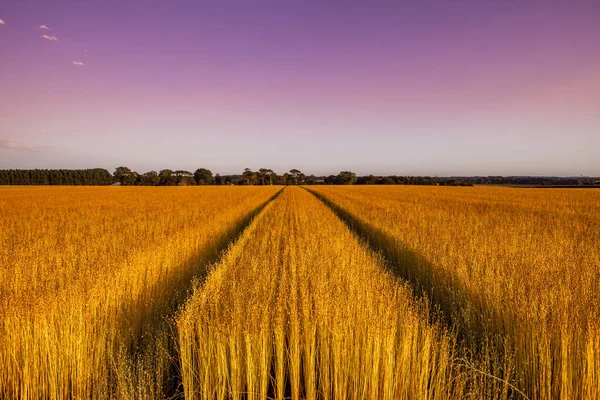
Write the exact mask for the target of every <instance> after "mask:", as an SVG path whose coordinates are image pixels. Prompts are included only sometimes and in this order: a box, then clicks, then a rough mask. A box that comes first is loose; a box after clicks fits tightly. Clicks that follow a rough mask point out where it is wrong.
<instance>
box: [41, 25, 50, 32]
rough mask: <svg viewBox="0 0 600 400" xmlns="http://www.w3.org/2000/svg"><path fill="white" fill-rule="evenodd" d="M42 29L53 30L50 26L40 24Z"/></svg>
mask: <svg viewBox="0 0 600 400" xmlns="http://www.w3.org/2000/svg"><path fill="white" fill-rule="evenodd" d="M40 29H46V30H48V31H51V30H52V29H50V28H48V26H47V25H40Z"/></svg>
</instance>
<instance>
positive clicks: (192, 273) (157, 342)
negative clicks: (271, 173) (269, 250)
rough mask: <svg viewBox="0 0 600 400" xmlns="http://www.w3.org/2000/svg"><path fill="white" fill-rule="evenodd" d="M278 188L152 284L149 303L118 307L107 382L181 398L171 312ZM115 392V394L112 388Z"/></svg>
mask: <svg viewBox="0 0 600 400" xmlns="http://www.w3.org/2000/svg"><path fill="white" fill-rule="evenodd" d="M284 189H285V188H283V189H281V190H279V191H278V192H277V193H275V194H274V195H273V196H271V197H270V198H269V199H267V200H266V201H265V202H264V203H263V204H261V205H260V206H259V207H257V208H255V209H254V210H253V211H252V212H250V213H249V214H248V215H247V216H246V217H244V218H243V219H242V220H240V221H239V222H238V223H237V224H235V225H233V226H231V227H230V229H228V230H227V231H226V232H225V233H224V234H223V235H221V236H220V237H219V238H218V240H217V242H216V243H213V244H212V245H210V246H205V247H204V248H201V249H198V251H197V252H196V253H195V254H194V256H193V257H190V258H189V259H188V260H187V261H186V262H185V264H184V265H182V266H181V267H180V268H179V270H178V271H176V272H173V273H170V274H168V275H166V276H165V277H164V278H163V279H162V281H161V282H160V283H159V284H158V285H157V289H156V295H152V296H148V297H150V298H151V299H152V300H151V302H150V303H148V301H147V300H144V299H139V300H138V301H134V302H131V303H129V304H128V305H127V307H126V308H125V309H124V310H120V311H119V312H120V323H122V324H123V326H124V327H125V328H126V329H127V330H128V331H129V333H130V335H129V337H128V338H126V339H125V340H124V342H125V343H129V345H128V346H124V347H123V348H121V349H119V351H118V354H117V355H116V357H115V364H114V365H113V370H114V372H115V374H114V376H113V377H112V378H111V381H112V382H111V383H112V384H111V386H110V387H117V388H118V389H117V390H118V391H119V392H121V394H123V392H125V394H126V395H127V397H129V398H164V397H165V396H168V398H183V391H182V387H181V374H180V362H179V355H178V350H177V349H178V347H177V332H176V328H175V322H174V319H175V315H176V313H177V311H178V309H179V308H180V307H181V306H182V305H183V304H184V302H185V301H186V300H187V299H188V297H189V296H190V295H191V293H192V289H193V285H194V282H197V281H199V280H200V281H201V280H202V279H204V278H205V277H206V274H207V272H208V271H209V267H210V266H211V265H213V264H215V263H218V261H219V260H220V259H221V257H222V256H223V255H224V253H225V251H226V250H227V248H228V247H229V246H231V245H232V244H233V243H235V242H236V241H237V240H238V238H239V237H240V236H241V234H242V232H243V231H244V230H245V229H246V228H247V227H248V226H249V225H250V224H251V223H252V221H253V220H254V218H255V217H256V216H258V215H259V214H260V213H261V212H262V210H263V209H264V208H265V207H266V206H267V205H268V204H269V203H271V202H272V201H274V200H275V199H276V198H277V197H278V196H279V195H280V194H281V192H282V191H283V190H284ZM134 321H142V322H141V323H136V322H134ZM117 397H121V396H118V393H117Z"/></svg>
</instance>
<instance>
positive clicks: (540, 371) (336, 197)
mask: <svg viewBox="0 0 600 400" xmlns="http://www.w3.org/2000/svg"><path fill="white" fill-rule="evenodd" d="M315 192H317V193H319V195H321V196H323V197H324V198H325V199H326V201H328V202H330V205H331V206H332V207H333V208H334V209H336V210H337V211H338V213H339V214H340V215H341V216H342V218H344V219H346V220H347V222H348V223H349V224H351V225H352V226H354V228H355V229H356V230H357V231H358V232H360V234H362V235H363V236H364V237H365V238H367V239H368V240H369V241H370V242H371V244H372V245H373V247H374V248H377V249H380V250H381V251H382V252H383V253H384V254H385V256H386V258H387V259H388V261H389V262H390V265H391V268H392V269H393V270H394V271H395V272H396V273H397V274H398V275H399V276H401V277H403V278H404V279H406V280H407V281H408V282H409V283H410V284H411V285H412V286H413V287H414V288H415V293H418V294H420V293H424V296H425V297H427V298H428V299H429V301H431V302H432V305H433V306H435V307H439V308H440V309H441V310H442V312H443V313H444V314H445V318H446V320H447V325H449V326H452V327H453V329H455V330H456V331H457V333H458V334H459V338H460V339H461V340H462V342H463V343H465V345H466V346H468V347H469V348H470V349H473V350H472V353H474V358H475V359H476V360H477V362H478V363H479V366H480V367H481V368H482V369H484V370H485V371H487V372H489V373H490V374H493V375H494V376H496V377H499V378H501V379H504V380H507V381H509V382H511V383H512V384H514V385H515V386H516V387H518V388H520V389H521V390H522V391H523V392H524V393H525V394H527V396H528V397H529V398H531V399H558V398H561V399H595V398H599V397H600V191H595V190H577V189H567V190H555V189H512V188H480V187H474V188H441V187H432V188H419V187H398V186H394V187H344V188H342V187H335V188H330V187H319V188H316V189H315Z"/></svg>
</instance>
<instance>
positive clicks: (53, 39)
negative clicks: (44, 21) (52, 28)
mask: <svg viewBox="0 0 600 400" xmlns="http://www.w3.org/2000/svg"><path fill="white" fill-rule="evenodd" d="M42 37H43V38H44V39H47V40H52V41H53V42H56V41H57V40H58V39H57V38H56V36H48V35H42Z"/></svg>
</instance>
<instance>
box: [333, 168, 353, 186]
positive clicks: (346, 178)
mask: <svg viewBox="0 0 600 400" xmlns="http://www.w3.org/2000/svg"><path fill="white" fill-rule="evenodd" d="M354 182H356V174H355V173H354V172H351V171H342V172H340V173H339V174H338V176H337V182H336V183H338V184H340V185H352V184H353V183H354Z"/></svg>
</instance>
